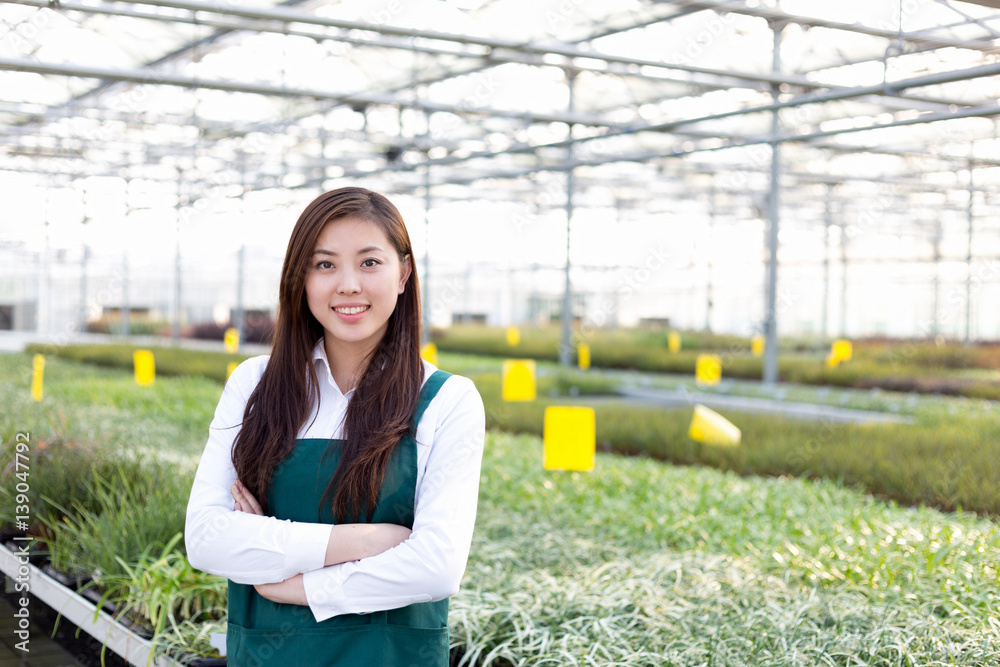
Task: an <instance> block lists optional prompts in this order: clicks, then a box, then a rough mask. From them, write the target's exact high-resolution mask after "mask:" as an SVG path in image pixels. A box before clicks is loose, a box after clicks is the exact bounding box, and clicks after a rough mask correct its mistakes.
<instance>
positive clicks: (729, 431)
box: [688, 404, 742, 447]
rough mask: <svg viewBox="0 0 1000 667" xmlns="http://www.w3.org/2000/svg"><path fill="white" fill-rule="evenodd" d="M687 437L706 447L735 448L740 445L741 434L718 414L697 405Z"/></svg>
mask: <svg viewBox="0 0 1000 667" xmlns="http://www.w3.org/2000/svg"><path fill="white" fill-rule="evenodd" d="M688 436H690V438H691V439H692V440H695V441H697V442H703V443H705V444H706V445H722V446H728V447H735V446H736V445H738V444H740V437H741V436H742V434H741V433H740V429H738V428H737V427H736V426H734V425H733V423H732V422H730V421H729V420H728V419H726V418H725V417H723V416H722V415H720V414H719V413H718V412H716V411H714V410H710V409H709V408H706V407H705V406H704V405H700V404H699V405H695V406H694V416H693V417H692V418H691V426H690V427H688Z"/></svg>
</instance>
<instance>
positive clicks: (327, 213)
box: [232, 187, 423, 523]
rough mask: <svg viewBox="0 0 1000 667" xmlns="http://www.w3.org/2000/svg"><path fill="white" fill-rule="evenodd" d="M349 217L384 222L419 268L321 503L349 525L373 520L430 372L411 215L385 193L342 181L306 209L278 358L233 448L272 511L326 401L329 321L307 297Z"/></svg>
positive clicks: (353, 409)
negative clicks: (331, 227)
mask: <svg viewBox="0 0 1000 667" xmlns="http://www.w3.org/2000/svg"><path fill="white" fill-rule="evenodd" d="M346 217H355V218H362V219H364V220H367V221H369V222H372V223H374V224H376V225H378V227H379V228H380V229H381V230H382V231H383V232H384V233H385V235H386V238H387V239H388V240H389V243H391V244H392V246H393V248H394V249H395V250H396V253H397V254H398V255H399V259H400V261H401V262H402V261H404V258H405V257H406V256H407V255H409V256H410V269H411V270H410V276H409V278H408V279H407V281H406V284H405V286H404V290H403V293H402V294H400V295H399V296H398V297H397V299H396V308H395V310H394V311H393V313H392V315H390V316H389V321H388V325H387V327H386V331H385V334H384V335H383V336H382V340H381V341H380V342H379V343H378V344H377V345H376V346H375V349H374V350H373V352H372V354H371V355H370V356H369V358H368V359H367V364H366V366H365V368H364V370H363V372H362V375H361V379H360V380H359V381H358V385H357V387H356V388H355V389H354V395H353V396H352V397H351V400H350V402H349V403H348V407H347V415H346V417H345V419H344V443H343V447H342V455H341V459H340V463H339V465H338V467H337V470H336V472H335V473H334V476H333V479H331V480H330V483H329V486H328V487H327V489H326V493H325V494H324V495H323V501H322V502H323V503H324V504H325V503H327V502H331V508H332V511H333V516H334V518H335V520H336V521H338V522H341V523H343V522H345V521H347V520H348V519H349V518H351V517H368V518H369V519H370V517H371V515H372V512H373V511H374V510H375V506H376V504H377V503H378V497H379V490H380V488H381V486H382V481H383V478H384V477H385V472H386V467H387V464H388V462H389V457H390V456H391V454H392V451H393V449H394V448H395V446H396V444H397V443H398V442H399V440H400V438H402V437H403V435H404V434H405V433H406V432H407V431H408V430H409V428H410V420H411V419H412V418H413V413H414V411H415V410H416V406H417V398H418V394H419V392H420V385H421V382H422V380H423V363H422V361H421V359H420V289H419V284H418V282H417V270H416V263H415V262H414V261H413V250H412V248H411V246H410V237H409V235H408V234H407V232H406V226H405V225H404V223H403V218H402V216H401V215H400V213H399V211H398V210H397V209H396V207H395V206H393V204H392V202H390V201H389V200H388V199H386V198H385V197H384V196H383V195H380V194H378V193H376V192H372V191H371V190H366V189H364V188H357V187H349V188H340V189H339V190H333V191H331V192H327V193H324V194H322V195H320V196H319V197H317V198H316V199H314V200H313V201H312V202H311V203H310V204H309V205H308V206H307V207H306V209H305V210H304V211H303V212H302V215H300V216H299V219H298V222H296V223H295V228H294V229H293V230H292V236H291V238H290V239H289V241H288V250H287V251H286V253H285V261H284V264H283V265H282V267H281V285H280V287H279V290H278V312H277V317H276V321H275V326H274V334H273V339H272V349H271V358H270V359H269V360H268V362H267V366H266V368H265V369H264V373H263V375H262V376H261V379H260V382H259V383H258V385H257V387H256V388H255V389H254V390H253V392H252V393H251V394H250V398H249V400H248V401H247V405H246V409H245V410H244V412H243V424H242V427H241V428H240V432H239V433H238V434H237V436H236V440H235V442H234V443H233V453H232V456H233V465H234V466H235V468H236V475H237V477H238V478H239V480H240V481H241V482H242V483H243V485H244V486H246V488H247V489H248V490H249V491H250V493H252V494H253V495H254V497H255V498H257V500H258V502H260V504H261V507H262V508H264V511H265V512H267V511H268V510H267V494H268V489H269V488H270V485H271V477H272V475H273V473H274V470H275V468H276V467H277V465H278V464H279V463H280V462H281V461H282V460H284V459H285V458H286V457H287V456H288V455H289V454H290V453H291V452H292V449H293V448H294V447H295V438H296V436H297V434H298V432H299V429H301V428H302V426H303V425H304V424H305V421H306V419H308V418H309V414H310V412H311V410H312V406H313V405H314V403H315V402H316V401H317V400H318V399H319V385H318V382H317V377H316V371H315V368H314V367H313V364H312V352H313V348H314V347H315V346H316V343H317V342H318V341H319V339H320V338H321V337H322V336H323V326H322V325H321V324H320V323H319V322H318V321H317V320H316V318H315V317H314V316H313V314H312V312H311V311H310V310H309V306H308V304H307V302H306V291H305V282H306V276H307V274H308V272H309V269H310V266H311V260H312V254H313V251H314V250H315V249H316V243H317V239H318V238H319V236H320V233H321V232H322V231H323V228H324V227H325V226H326V224H327V223H329V222H331V221H334V220H339V219H342V218H346ZM331 497H332V501H331Z"/></svg>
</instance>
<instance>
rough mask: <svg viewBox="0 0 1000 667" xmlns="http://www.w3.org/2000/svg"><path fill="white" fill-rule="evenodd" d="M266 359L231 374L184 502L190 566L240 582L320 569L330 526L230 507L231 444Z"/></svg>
mask: <svg viewBox="0 0 1000 667" xmlns="http://www.w3.org/2000/svg"><path fill="white" fill-rule="evenodd" d="M266 363H267V357H254V358H252V359H248V360H247V361H245V362H243V363H242V364H240V365H239V366H238V367H237V368H236V369H235V370H234V371H233V373H232V375H231V376H230V378H229V381H228V382H227V383H226V387H225V389H224V390H223V392H222V398H220V399H219V405H218V407H217V408H216V410H215V418H214V419H213V420H212V424H211V426H209V437H208V443H207V444H206V445H205V451H204V453H203V454H202V456H201V461H200V462H199V464H198V471H197V473H195V478H194V485H193V486H192V488H191V497H190V499H189V500H188V506H187V518H186V521H185V526H184V543H185V546H186V547H187V556H188V560H189V561H190V562H191V565H192V566H194V567H196V568H198V569H199V570H204V571H205V572H210V573H212V574H217V575H219V576H223V577H226V578H227V579H231V580H233V581H235V582H236V583H239V584H269V583H275V582H279V581H284V580H285V579H288V578H290V577H293V576H295V575H297V574H300V573H302V572H307V571H309V570H315V569H317V568H321V567H323V565H324V562H325V560H326V548H327V543H328V541H329V539H330V530H331V526H330V525H328V524H321V523H302V522H292V521H283V520H279V519H276V518H274V517H268V516H258V515H255V514H248V513H246V512H237V511H235V510H234V509H233V497H232V495H231V494H230V492H229V489H230V487H231V486H232V485H233V484H234V483H235V482H236V469H235V468H234V467H233V461H232V456H231V454H232V446H233V441H234V440H235V439H236V434H237V433H238V432H239V429H240V425H241V424H242V422H243V411H244V409H245V408H246V403H247V399H248V398H249V397H250V393H251V392H252V391H253V388H254V387H255V386H256V385H257V382H258V381H259V380H260V376H261V374H262V373H263V370H264V366H265V365H266Z"/></svg>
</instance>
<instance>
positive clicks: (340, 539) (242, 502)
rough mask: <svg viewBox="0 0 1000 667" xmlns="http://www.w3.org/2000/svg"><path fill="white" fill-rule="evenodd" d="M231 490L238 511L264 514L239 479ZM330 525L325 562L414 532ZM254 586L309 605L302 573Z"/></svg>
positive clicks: (374, 549)
mask: <svg viewBox="0 0 1000 667" xmlns="http://www.w3.org/2000/svg"><path fill="white" fill-rule="evenodd" d="M229 491H230V493H231V494H232V496H233V503H234V507H233V509H234V510H235V511H237V512H246V513H248V514H257V515H259V516H263V515H264V511H263V510H262V509H261V507H260V503H258V502H257V499H256V498H254V497H253V495H251V493H250V492H249V491H248V490H247V489H246V487H244V486H243V484H242V483H240V481H239V480H237V481H236V483H235V484H233V486H232V487H231V488H230V489H229ZM330 528H331V529H330V539H329V541H328V543H327V546H326V559H325V562H324V565H339V564H340V563H346V562H348V561H352V560H360V559H362V558H367V557H368V556H374V555H376V554H380V553H382V552H383V551H387V550H389V549H391V548H392V547H394V546H396V545H397V544H400V543H402V542H404V541H405V540H406V538H408V537H409V536H410V532H411V531H410V529H409V528H406V527H405V526H397V525H396V524H393V523H345V524H335V525H332V526H331V527H330ZM254 588H255V589H256V590H257V592H258V593H260V595H261V596H262V597H265V598H267V599H268V600H272V601H273V602H283V603H285V604H300V605H305V606H308V605H309V601H308V600H306V589H305V586H304V585H303V583H302V575H301V574H297V575H295V576H294V577H292V578H290V579H285V580H284V581H279V582H277V583H273V584H256V585H255V586H254Z"/></svg>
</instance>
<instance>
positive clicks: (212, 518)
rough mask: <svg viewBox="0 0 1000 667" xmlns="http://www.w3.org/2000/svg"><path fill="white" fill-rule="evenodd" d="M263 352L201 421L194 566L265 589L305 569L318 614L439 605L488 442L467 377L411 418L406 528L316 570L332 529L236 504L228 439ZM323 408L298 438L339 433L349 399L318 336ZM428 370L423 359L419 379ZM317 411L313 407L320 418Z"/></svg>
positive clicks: (457, 563)
mask: <svg viewBox="0 0 1000 667" xmlns="http://www.w3.org/2000/svg"><path fill="white" fill-rule="evenodd" d="M268 358H269V357H267V356H260V357H253V358H250V359H247V360H246V361H244V362H243V363H242V364H240V365H239V366H238V367H237V368H236V370H234V371H233V373H232V375H231V376H230V378H229V381H228V382H227V383H226V387H225V389H224V390H223V392H222V398H220V399H219V405H218V407H217V408H216V410H215V418H214V419H213V420H212V424H211V426H210V427H209V438H208V443H207V444H206V445H205V451H204V453H203V454H202V457H201V461H200V463H199V464H198V471H197V473H196V474H195V480H194V485H193V487H192V489H191V497H190V499H189V501H188V507H187V520H186V525H185V531H184V539H185V545H186V547H187V554H188V559H189V560H190V562H191V564H192V565H193V566H194V567H196V568H198V569H200V570H204V571H206V572H211V573H212V574H217V575H220V576H223V577H226V578H228V579H231V580H232V581H234V582H236V583H241V584H250V585H254V584H266V583H274V582H279V581H284V580H285V579H288V578H290V577H293V576H295V575H297V574H300V573H304V577H303V583H304V585H305V591H306V598H307V599H308V601H309V608H310V609H311V610H312V612H313V615H314V616H315V617H316V620H317V621H322V620H325V619H327V618H330V617H332V616H336V615H339V614H349V613H367V612H372V611H378V610H382V609H395V608H397V607H404V606H407V605H410V604H414V603H417V602H429V601H433V600H440V599H443V598H446V597H448V596H450V595H453V594H454V593H455V592H456V591H457V590H458V585H459V583H460V582H461V579H462V575H463V573H464V572H465V565H466V561H467V560H468V556H469V547H470V545H471V542H472V531H473V526H474V524H475V521H476V503H477V500H478V495H479V473H480V467H481V465H482V455H483V443H484V438H485V413H484V409H483V401H482V399H481V398H480V396H479V392H478V391H477V390H476V387H475V385H474V384H473V383H472V381H471V380H469V379H468V378H465V377H462V376H458V375H455V376H452V377H450V378H448V380H447V381H446V382H445V383H444V385H442V386H441V388H440V390H439V391H438V393H437V396H435V397H434V399H433V400H432V401H431V402H430V404H429V405H428V406H427V410H426V411H425V412H424V415H423V417H422V418H421V420H420V423H419V424H417V433H416V442H417V484H416V497H415V501H414V520H413V532H412V533H411V534H410V537H409V538H408V539H407V540H406V541H404V542H403V543H401V544H399V545H397V546H396V547H393V548H392V549H389V550H388V551H385V552H383V553H381V554H378V555H376V556H371V557H369V558H364V559H361V560H358V561H353V562H349V563H342V564H340V565H332V566H327V567H324V565H323V564H324V561H325V559H326V549H327V543H328V542H329V539H330V530H331V527H330V525H329V524H321V523H304V522H297V521H287V520H279V519H276V518H274V517H268V516H258V515H254V514H248V513H245V512H237V511H234V509H233V498H232V496H231V495H230V491H229V490H230V487H232V485H233V484H234V483H235V482H236V470H235V469H234V468H233V462H232V446H233V441H234V440H235V438H236V434H237V433H238V431H239V427H240V424H241V423H242V421H243V411H244V409H245V408H246V402H247V399H248V398H249V396H250V393H251V392H252V391H253V389H254V387H256V386H257V383H258V381H259V380H260V377H261V375H262V374H263V372H264V368H265V366H266V365H267V361H268ZM312 363H313V364H314V366H315V368H316V377H317V379H318V380H319V403H318V405H314V406H313V410H312V414H311V415H310V416H309V418H308V419H307V420H306V422H305V425H304V426H303V427H302V429H300V431H299V433H298V438H300V439H301V438H341V437H342V435H343V421H344V416H345V414H346V412H347V403H348V400H349V398H350V395H351V394H352V393H353V390H352V391H349V392H347V395H346V396H345V395H344V394H343V393H342V392H341V391H340V388H339V387H338V386H337V383H336V382H334V379H333V375H332V374H331V372H330V364H329V361H328V360H327V357H326V350H325V348H324V345H323V340H322V339H320V341H319V343H317V345H316V348H315V349H314V350H313V361H312ZM435 370H436V367H435V366H434V365H432V364H430V363H428V362H427V361H424V378H425V380H426V378H428V377H430V375H431V374H432V373H433V372H434V371H435ZM317 410H318V413H317Z"/></svg>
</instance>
